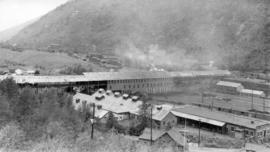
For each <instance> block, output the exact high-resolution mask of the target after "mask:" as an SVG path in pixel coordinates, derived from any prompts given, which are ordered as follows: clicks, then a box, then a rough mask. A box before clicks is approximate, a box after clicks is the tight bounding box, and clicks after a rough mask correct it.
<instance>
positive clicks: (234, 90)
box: [216, 81, 244, 94]
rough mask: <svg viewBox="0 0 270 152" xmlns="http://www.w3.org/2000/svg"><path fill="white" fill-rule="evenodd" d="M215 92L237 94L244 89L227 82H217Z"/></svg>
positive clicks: (240, 85) (238, 84)
mask: <svg viewBox="0 0 270 152" xmlns="http://www.w3.org/2000/svg"><path fill="white" fill-rule="evenodd" d="M216 86H217V91H218V92H221V93H227V94H239V92H240V91H241V90H242V89H243V88H244V87H243V86H242V84H240V83H235V82H228V81H219V82H218V83H217V84H216Z"/></svg>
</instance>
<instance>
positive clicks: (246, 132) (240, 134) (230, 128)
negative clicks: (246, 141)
mask: <svg viewBox="0 0 270 152" xmlns="http://www.w3.org/2000/svg"><path fill="white" fill-rule="evenodd" d="M239 130H241V131H239ZM226 131H227V134H228V135H231V136H233V137H236V138H245V137H249V136H254V135H255V133H256V130H255V129H249V128H245V127H242V126H237V125H233V124H227V125H226Z"/></svg>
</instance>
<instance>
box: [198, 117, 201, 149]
mask: <svg viewBox="0 0 270 152" xmlns="http://www.w3.org/2000/svg"><path fill="white" fill-rule="evenodd" d="M200 144H201V120H199V141H198V147H200Z"/></svg>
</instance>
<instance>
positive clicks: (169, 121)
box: [159, 112, 177, 128]
mask: <svg viewBox="0 0 270 152" xmlns="http://www.w3.org/2000/svg"><path fill="white" fill-rule="evenodd" d="M176 124H177V118H176V117H175V116H174V115H173V114H172V113H171V112H170V113H169V114H168V115H167V116H166V117H165V118H164V119H163V120H162V121H161V122H160V125H159V127H160V128H166V127H168V126H171V127H173V126H175V125H176Z"/></svg>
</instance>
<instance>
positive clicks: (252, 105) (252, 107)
mask: <svg viewBox="0 0 270 152" xmlns="http://www.w3.org/2000/svg"><path fill="white" fill-rule="evenodd" d="M251 91H252V92H251V110H254V103H253V89H252V90H251Z"/></svg>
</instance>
